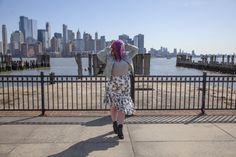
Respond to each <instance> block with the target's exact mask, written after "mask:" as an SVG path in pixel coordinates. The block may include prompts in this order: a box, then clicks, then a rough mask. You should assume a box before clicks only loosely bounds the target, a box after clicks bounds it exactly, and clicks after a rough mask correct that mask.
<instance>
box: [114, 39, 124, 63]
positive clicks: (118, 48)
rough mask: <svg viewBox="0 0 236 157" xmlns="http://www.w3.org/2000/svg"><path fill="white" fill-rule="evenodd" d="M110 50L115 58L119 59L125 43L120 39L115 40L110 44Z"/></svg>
mask: <svg viewBox="0 0 236 157" xmlns="http://www.w3.org/2000/svg"><path fill="white" fill-rule="evenodd" d="M111 48H112V50H111V51H112V52H113V53H114V56H115V60H116V61H120V60H121V59H122V57H123V56H124V51H125V44H124V42H123V41H122V40H115V41H113V42H112V44H111Z"/></svg>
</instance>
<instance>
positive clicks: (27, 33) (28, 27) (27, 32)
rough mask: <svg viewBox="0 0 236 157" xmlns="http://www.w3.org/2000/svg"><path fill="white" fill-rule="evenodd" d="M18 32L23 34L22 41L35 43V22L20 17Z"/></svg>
mask: <svg viewBox="0 0 236 157" xmlns="http://www.w3.org/2000/svg"><path fill="white" fill-rule="evenodd" d="M19 30H20V31H21V32H22V33H23V34H24V41H25V42H27V43H29V44H31V43H35V42H36V41H37V21H36V20H33V19H29V18H28V17H25V16H20V22H19Z"/></svg>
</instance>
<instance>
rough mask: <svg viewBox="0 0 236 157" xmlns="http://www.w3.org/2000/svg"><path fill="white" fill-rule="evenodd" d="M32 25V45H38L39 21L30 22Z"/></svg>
mask: <svg viewBox="0 0 236 157" xmlns="http://www.w3.org/2000/svg"><path fill="white" fill-rule="evenodd" d="M30 25H31V38H32V39H31V41H30V43H36V42H37V38H38V28H37V21H36V20H33V19H31V20H30Z"/></svg>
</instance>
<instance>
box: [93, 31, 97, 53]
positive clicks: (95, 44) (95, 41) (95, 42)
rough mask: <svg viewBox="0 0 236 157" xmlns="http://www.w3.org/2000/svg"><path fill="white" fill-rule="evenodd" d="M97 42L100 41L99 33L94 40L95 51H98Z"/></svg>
mask: <svg viewBox="0 0 236 157" xmlns="http://www.w3.org/2000/svg"><path fill="white" fill-rule="evenodd" d="M97 42H98V33H97V32H96V33H95V40H94V53H97Z"/></svg>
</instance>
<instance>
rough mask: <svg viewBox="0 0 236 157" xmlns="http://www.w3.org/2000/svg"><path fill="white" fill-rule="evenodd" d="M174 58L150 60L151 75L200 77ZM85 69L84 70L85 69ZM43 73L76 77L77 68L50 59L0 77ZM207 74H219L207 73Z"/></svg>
mask: <svg viewBox="0 0 236 157" xmlns="http://www.w3.org/2000/svg"><path fill="white" fill-rule="evenodd" d="M23 60H32V58H23ZM175 64H176V58H171V59H166V58H151V67H150V73H151V75H202V73H203V71H202V70H197V69H191V68H183V67H176V66H175ZM82 65H83V68H84V69H83V75H88V71H87V70H86V69H87V67H88V61H87V58H82ZM85 68H86V69H85ZM41 71H43V72H44V73H45V74H46V75H47V74H49V73H51V72H54V73H55V74H56V75H77V74H78V72H77V71H78V67H77V64H76V61H75V58H51V67H49V68H40V69H29V70H23V71H10V72H4V73H1V75H40V72H41ZM207 73H208V74H210V75H211V74H219V73H215V72H209V71H208V72H207Z"/></svg>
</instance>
